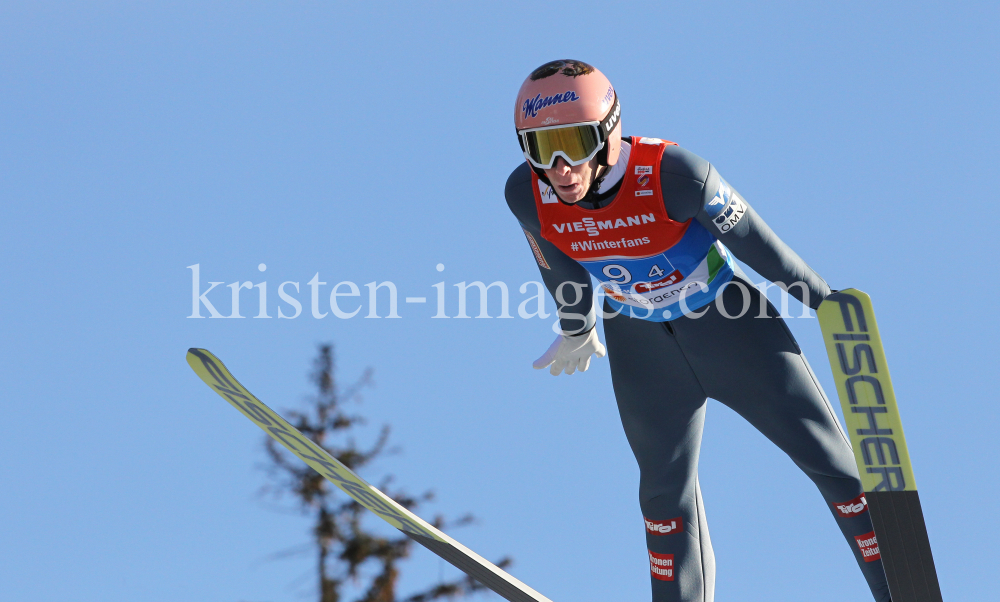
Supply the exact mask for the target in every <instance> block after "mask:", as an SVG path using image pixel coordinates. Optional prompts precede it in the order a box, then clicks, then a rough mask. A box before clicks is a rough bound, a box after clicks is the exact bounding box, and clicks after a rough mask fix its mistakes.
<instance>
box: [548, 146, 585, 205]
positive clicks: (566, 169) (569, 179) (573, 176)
mask: <svg viewBox="0 0 1000 602" xmlns="http://www.w3.org/2000/svg"><path fill="white" fill-rule="evenodd" d="M597 170H598V167H597V159H591V160H590V161H588V162H587V163H582V164H580V165H577V166H575V167H573V166H571V165H570V164H569V163H567V162H566V161H565V160H564V159H563V158H562V157H557V158H556V162H555V163H553V164H552V169H546V170H545V176H546V177H547V178H548V179H549V182H552V188H553V189H555V191H556V194H557V195H559V198H560V199H562V200H563V201H564V202H566V203H575V202H577V201H580V200H582V199H583V197H585V196H587V191H588V190H590V185H591V184H593V182H594V179H595V178H597Z"/></svg>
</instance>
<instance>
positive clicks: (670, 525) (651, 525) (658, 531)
mask: <svg viewBox="0 0 1000 602" xmlns="http://www.w3.org/2000/svg"><path fill="white" fill-rule="evenodd" d="M677 274H678V275H679V274H680V272H677ZM636 288H638V287H636ZM642 520H644V521H646V531H647V532H648V533H650V534H651V535H670V534H672V533H681V532H682V531H684V519H683V518H682V517H680V516H678V517H677V518H672V519H670V520H649V519H648V518H646V517H643V518H642Z"/></svg>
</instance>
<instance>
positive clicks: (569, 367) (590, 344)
mask: <svg viewBox="0 0 1000 602" xmlns="http://www.w3.org/2000/svg"><path fill="white" fill-rule="evenodd" d="M605 353H607V352H606V351H605V350H604V345H602V344H601V341H600V340H598V338H597V329H596V328H591V329H590V331H588V332H587V333H585V334H580V335H577V336H573V337H568V336H566V335H562V334H561V335H559V336H557V337H556V340H555V341H554V342H553V343H552V345H550V346H549V349H548V351H546V352H545V354H544V355H542V357H540V358H538V359H537V360H535V361H534V363H532V364H531V366H532V367H533V368H534V369H535V370H541V369H542V368H546V367H548V366H552V367H551V368H549V373H550V374H552V376H559V374H560V373H561V372H562V371H563V370H565V371H566V374H573V373H574V372H576V371H577V370H579V371H580V372H586V371H587V368H590V356H591V355H596V356H597V357H604V355H605Z"/></svg>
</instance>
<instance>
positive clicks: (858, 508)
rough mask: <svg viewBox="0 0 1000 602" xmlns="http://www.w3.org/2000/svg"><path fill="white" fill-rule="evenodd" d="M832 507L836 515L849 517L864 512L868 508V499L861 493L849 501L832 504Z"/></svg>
mask: <svg viewBox="0 0 1000 602" xmlns="http://www.w3.org/2000/svg"><path fill="white" fill-rule="evenodd" d="M833 509H834V510H836V511H837V516H840V517H843V518H851V517H852V516H857V515H859V514H864V513H865V511H866V510H868V500H866V499H865V494H864V493H862V494H861V495H859V496H858V497H856V498H854V499H853V500H851V501H849V502H844V503H842V504H834V505H833Z"/></svg>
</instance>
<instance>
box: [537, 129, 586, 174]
mask: <svg viewBox="0 0 1000 602" xmlns="http://www.w3.org/2000/svg"><path fill="white" fill-rule="evenodd" d="M523 136H524V141H525V145H526V149H527V153H528V156H529V157H531V160H532V161H533V162H534V163H535V164H537V165H538V166H539V167H546V168H547V167H551V166H552V163H553V157H554V155H555V153H556V152H560V151H561V152H562V154H564V155H566V156H567V157H569V160H570V161H572V162H573V163H576V164H579V163H582V162H583V161H586V160H588V159H590V158H591V157H593V155H594V154H596V152H597V150H598V149H599V148H600V146H601V140H600V137H599V136H598V135H597V128H596V127H595V126H593V125H589V124H588V125H577V126H568V127H562V128H555V129H551V130H536V131H533V132H525V133H524V134H523Z"/></svg>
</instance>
